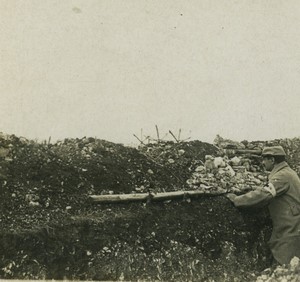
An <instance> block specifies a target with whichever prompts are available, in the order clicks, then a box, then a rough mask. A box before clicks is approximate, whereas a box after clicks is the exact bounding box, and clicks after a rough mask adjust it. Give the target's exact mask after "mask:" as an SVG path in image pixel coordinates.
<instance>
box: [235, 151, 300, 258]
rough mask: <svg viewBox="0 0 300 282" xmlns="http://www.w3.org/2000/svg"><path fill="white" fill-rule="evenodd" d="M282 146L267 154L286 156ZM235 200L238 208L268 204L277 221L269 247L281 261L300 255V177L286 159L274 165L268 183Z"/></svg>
mask: <svg viewBox="0 0 300 282" xmlns="http://www.w3.org/2000/svg"><path fill="white" fill-rule="evenodd" d="M278 147H279V146H276V147H269V148H266V149H264V151H263V155H272V153H273V155H274V156H275V155H276V154H274V151H275V153H277V155H285V153H284V151H283V149H282V147H281V149H280V148H279V149H280V150H279V151H278ZM274 148H275V149H274ZM272 150H273V151H272ZM281 150H282V151H281ZM280 152H281V153H280ZM231 200H232V202H233V203H234V205H235V206H236V207H260V206H264V205H268V208H269V211H270V216H271V218H272V222H273V231H272V236H271V239H270V241H269V246H270V249H271V251H272V254H273V256H274V258H275V259H276V260H277V261H278V262H279V263H280V264H287V263H289V262H290V260H291V259H292V258H293V257H294V256H297V257H299V258H300V179H299V177H298V175H297V174H296V172H295V171H294V170H292V169H291V168H290V167H289V165H288V164H287V163H286V162H285V161H284V162H281V163H278V164H275V165H274V168H273V170H272V171H271V173H270V175H269V183H268V185H266V186H264V187H262V188H260V189H258V190H255V191H251V192H249V193H247V194H244V195H241V196H236V197H233V198H231Z"/></svg>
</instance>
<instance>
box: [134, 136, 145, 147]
mask: <svg viewBox="0 0 300 282" xmlns="http://www.w3.org/2000/svg"><path fill="white" fill-rule="evenodd" d="M133 136H134V137H135V138H136V139H137V140H139V141H140V143H141V144H143V145H145V143H144V142H143V141H142V140H141V139H140V138H138V137H137V136H136V135H135V134H133Z"/></svg>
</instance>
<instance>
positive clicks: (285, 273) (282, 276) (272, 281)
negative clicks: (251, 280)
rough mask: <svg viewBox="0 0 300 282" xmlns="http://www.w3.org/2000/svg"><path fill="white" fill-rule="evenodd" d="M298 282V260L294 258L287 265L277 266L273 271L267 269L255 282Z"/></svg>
mask: <svg viewBox="0 0 300 282" xmlns="http://www.w3.org/2000/svg"><path fill="white" fill-rule="evenodd" d="M283 281H284V282H299V281H300V259H299V258H298V257H294V258H292V259H291V261H290V263H289V264H288V265H283V266H281V265H279V266H277V267H276V268H275V269H272V268H267V269H266V270H264V271H263V272H262V273H261V275H260V276H258V277H257V279H256V282H283Z"/></svg>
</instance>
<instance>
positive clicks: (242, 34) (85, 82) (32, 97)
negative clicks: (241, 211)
mask: <svg viewBox="0 0 300 282" xmlns="http://www.w3.org/2000/svg"><path fill="white" fill-rule="evenodd" d="M299 28H300V5H299V2H298V1H296V0H295V1H286V0H285V1H283V0H280V1H279V0H264V1H261V0H251V1H248V0H244V1H243V0H238V1H232V0H226V1H221V0H220V1H212V0H195V1H184V0H182V1H175V0H170V1H167V0H157V1H155V0H148V1H144V0H135V1H133V0H126V1H125V0H119V1H117V0H97V1H96V0H82V1H75V0H74V1H73V0H64V1H61V0H43V1H41V0H27V1H21V0H20V1H16V0H0V58H1V59H0V99H1V101H0V102H1V103H0V107H1V108H0V131H2V132H5V133H9V134H16V135H18V136H24V137H27V138H30V139H35V138H38V139H40V140H43V139H48V138H49V136H51V138H52V140H56V139H63V138H65V137H79V138H81V137H83V136H92V137H98V138H100V139H106V140H109V141H113V142H120V143H125V144H129V143H131V142H135V141H137V140H136V139H135V138H134V137H133V134H136V135H138V136H140V132H141V128H142V129H143V133H144V134H145V135H151V136H152V137H155V136H156V133H155V125H157V126H158V128H159V131H160V135H161V137H163V136H164V135H165V133H167V132H168V131H169V130H171V131H173V132H174V133H176V134H178V131H179V129H182V133H181V136H182V138H188V137H191V138H192V139H199V140H202V141H209V142H212V141H213V139H214V138H215V136H216V135H217V134H220V135H221V136H223V137H226V138H230V139H234V140H243V139H247V140H258V139H261V140H267V139H273V138H284V137H296V136H300V31H299Z"/></svg>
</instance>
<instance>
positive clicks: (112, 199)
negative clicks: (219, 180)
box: [90, 190, 226, 203]
mask: <svg viewBox="0 0 300 282" xmlns="http://www.w3.org/2000/svg"><path fill="white" fill-rule="evenodd" d="M224 194H226V192H225V190H219V191H211V192H205V191H203V190H193V191H174V192H165V193H156V194H149V193H140V194H119V195H91V196H90V199H91V200H92V201H93V202H96V203H120V202H132V201H147V200H149V199H150V200H151V201H163V200H172V199H176V198H181V197H183V198H184V197H188V198H190V197H195V196H199V195H205V196H219V195H224Z"/></svg>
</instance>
